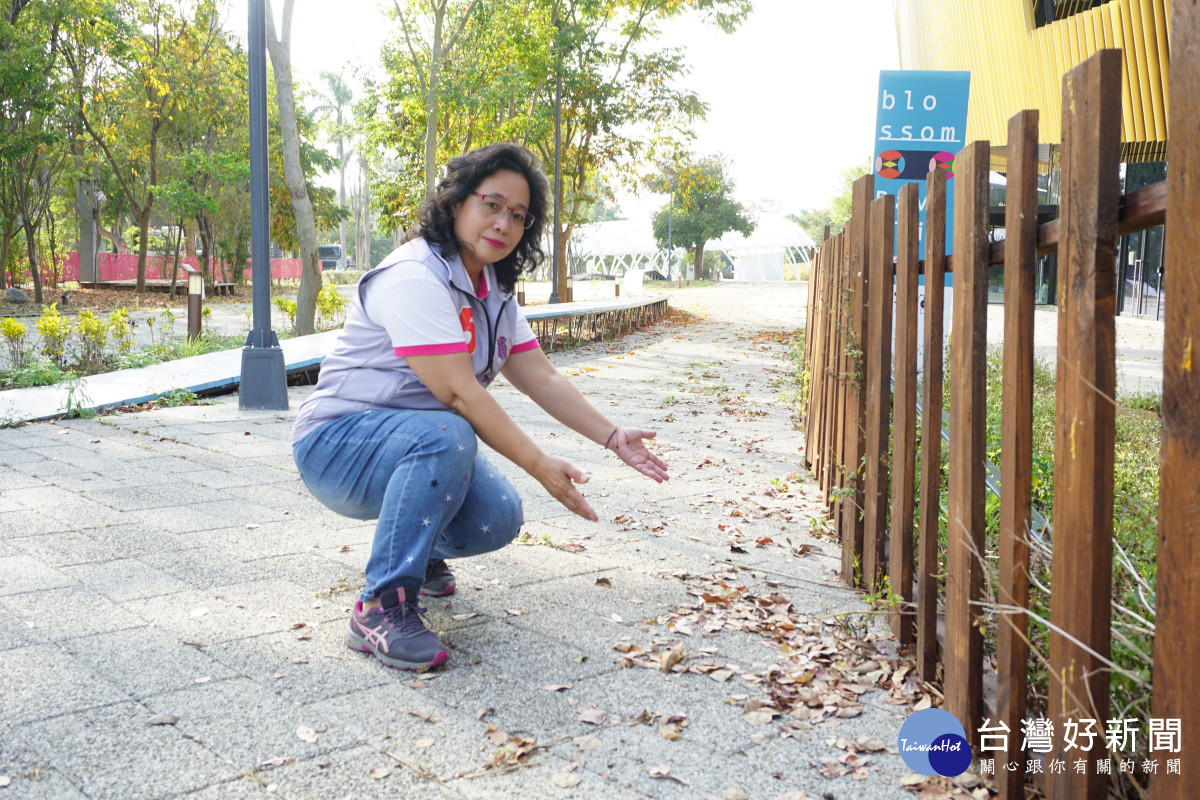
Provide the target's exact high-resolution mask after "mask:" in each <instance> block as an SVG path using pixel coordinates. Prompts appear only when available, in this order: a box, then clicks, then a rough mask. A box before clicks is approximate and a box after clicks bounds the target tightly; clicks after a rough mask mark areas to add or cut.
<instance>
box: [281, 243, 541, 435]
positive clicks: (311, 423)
mask: <svg viewBox="0 0 1200 800" xmlns="http://www.w3.org/2000/svg"><path fill="white" fill-rule="evenodd" d="M536 347H538V341H537V338H536V337H535V336H534V335H533V330H532V329H531V328H530V327H529V322H528V321H527V320H526V319H525V313H524V311H523V310H522V309H521V307H520V306H519V305H517V301H516V300H515V299H514V298H513V296H512V294H510V293H506V292H504V291H503V290H501V289H500V287H499V284H498V283H497V281H496V273H495V270H494V269H493V267H492V265H491V264H488V265H487V266H486V267H484V270H483V274H482V276H481V279H480V286H479V290H478V292H476V290H475V287H474V286H472V285H471V279H470V276H468V275H467V270H466V268H465V267H464V266H463V264H462V260H461V259H459V258H458V256H455V257H454V258H453V259H451V260H449V261H448V260H446V259H445V258H443V257H442V255H441V253H440V252H439V250H438V248H436V247H434V246H431V245H429V244H428V243H427V242H426V241H425V240H424V239H414V240H412V241H410V242H407V243H405V244H403V245H401V246H400V247H398V248H396V250H394V251H392V253H391V254H389V255H388V256H387V257H386V258H385V259H384V260H383V262H382V263H381V264H380V265H379V266H378V267H376V268H375V269H373V270H371V271H370V272H368V273H367V274H366V275H364V276H362V278H360V279H359V281H358V291H357V292H356V294H355V297H354V299H353V300H352V301H351V304H350V311H349V312H348V313H347V315H346V322H345V325H344V326H343V327H342V332H341V333H340V334H339V336H338V339H337V344H336V345H334V348H333V351H332V352H331V353H330V354H329V355H328V356H326V357H325V360H324V361H323V362H322V363H321V373H320V376H319V377H318V379H317V387H316V389H314V390H313V393H312V394H311V395H309V397H308V399H307V400H305V401H304V403H303V404H302V405H301V406H300V412H299V414H298V415H297V417H296V423H295V425H294V426H293V428H292V441H293V442H298V441H300V440H301V439H303V438H304V437H305V436H307V435H308V434H309V433H311V432H312V431H313V429H314V428H316V427H317V426H318V425H320V424H321V423H322V422H325V421H327V420H330V419H335V418H337V417H342V416H345V415H346V414H353V413H356V412H358V411H365V410H367V409H372V408H377V409H382V408H406V409H431V410H449V409H448V407H447V406H445V405H444V404H443V403H441V402H440V401H439V400H438V399H437V398H436V397H434V395H433V393H432V392H430V391H429V389H427V388H426V387H425V384H423V383H421V381H420V379H419V378H417V376H416V374H415V373H414V372H413V371H412V368H411V367H409V366H408V362H407V361H406V360H405V357H406V356H413V355H441V354H445V353H468V354H469V355H470V356H471V365H472V367H473V368H474V370H475V377H476V378H477V379H478V380H479V383H480V385H482V386H484V387H486V386H489V385H490V384H491V382H492V380H494V379H495V377H496V374H497V373H499V371H500V368H501V367H503V366H504V362H505V361H507V360H508V357H509V356H511V355H513V354H514V353H521V352H524V351H526V350H532V349H534V348H536Z"/></svg>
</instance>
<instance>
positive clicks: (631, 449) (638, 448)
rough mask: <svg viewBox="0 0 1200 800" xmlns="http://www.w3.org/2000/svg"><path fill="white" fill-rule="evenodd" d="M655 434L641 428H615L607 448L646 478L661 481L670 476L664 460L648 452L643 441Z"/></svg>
mask: <svg viewBox="0 0 1200 800" xmlns="http://www.w3.org/2000/svg"><path fill="white" fill-rule="evenodd" d="M655 435H656V431H644V430H642V429H641V428H617V431H616V433H614V434H613V437H612V441H611V442H609V444H608V449H609V450H612V451H613V452H614V453H616V454H617V456H619V457H620V459H621V460H622V461H624V462H625V463H626V464H628V465H629V466H631V467H633V468H634V469H636V470H637V471H638V472H640V473H642V474H643V475H645V476H646V477H647V478H653V479H654V480H656V481H658V482H659V483H662V482H663V481H665V480H667V479H668V478H669V477H670V476H669V475H667V465H666V462H664V461H663V460H662V459H661V458H659V457H658V456H656V455H655V454H654V453H652V452H650V448H648V447H646V442H645V440H646V439H653V438H654V437H655Z"/></svg>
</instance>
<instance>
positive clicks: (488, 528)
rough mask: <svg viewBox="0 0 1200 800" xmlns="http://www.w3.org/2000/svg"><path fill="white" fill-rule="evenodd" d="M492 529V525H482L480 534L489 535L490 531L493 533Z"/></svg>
mask: <svg viewBox="0 0 1200 800" xmlns="http://www.w3.org/2000/svg"><path fill="white" fill-rule="evenodd" d="M491 529H492V526H491V525H481V526H480V528H479V530H480V532H482V533H488V532H489V531H491Z"/></svg>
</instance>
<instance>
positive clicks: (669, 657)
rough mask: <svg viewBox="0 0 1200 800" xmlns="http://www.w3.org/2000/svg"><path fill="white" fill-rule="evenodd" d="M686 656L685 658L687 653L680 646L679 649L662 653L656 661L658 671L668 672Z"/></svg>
mask: <svg viewBox="0 0 1200 800" xmlns="http://www.w3.org/2000/svg"><path fill="white" fill-rule="evenodd" d="M686 656H687V651H686V650H684V649H683V646H682V645H681V646H679V647H675V648H672V649H671V650H668V651H667V652H666V653H663V654H662V655H661V656H659V659H658V666H659V669H661V670H662V671H663V672H670V671H671V669H672V668H673V667H674V666H675V665H676V664H678V663H679V662H681V661H683V659H684V658H685V657H686Z"/></svg>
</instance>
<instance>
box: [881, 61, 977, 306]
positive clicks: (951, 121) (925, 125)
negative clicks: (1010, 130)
mask: <svg viewBox="0 0 1200 800" xmlns="http://www.w3.org/2000/svg"><path fill="white" fill-rule="evenodd" d="M970 86H971V73H970V72H935V71H918V70H883V71H881V72H880V73H879V98H878V105H877V106H876V115H875V153H874V155H875V162H874V165H873V167H874V171H875V196H876V197H882V196H883V195H885V194H892V195H898V194H899V192H900V187H902V186H904V185H905V184H906V183H914V182H915V183H916V184H917V185H918V186H919V187H920V190H919V191H920V210H921V214H920V216H921V227H920V231H921V235H920V253H921V258H924V257H925V178H926V176H927V175H928V173H930V172H932V171H933V170H935V169H940V170H944V171H945V172H946V177H947V178H948V179H950V180H947V183H946V253H947V254H949V253H950V252H951V251H952V250H953V248H954V181H953V180H952V179H953V177H954V158H955V156H957V155H958V151H959V150H961V149H962V148H963V144H964V139H965V138H966V130H967V98H968V95H969V92H970ZM946 280H947V283H949V280H950V275H949V274H947V275H946Z"/></svg>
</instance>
